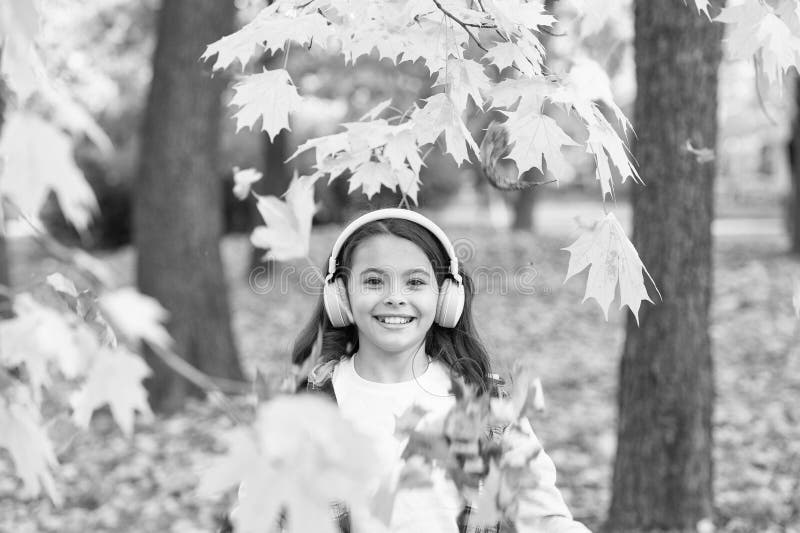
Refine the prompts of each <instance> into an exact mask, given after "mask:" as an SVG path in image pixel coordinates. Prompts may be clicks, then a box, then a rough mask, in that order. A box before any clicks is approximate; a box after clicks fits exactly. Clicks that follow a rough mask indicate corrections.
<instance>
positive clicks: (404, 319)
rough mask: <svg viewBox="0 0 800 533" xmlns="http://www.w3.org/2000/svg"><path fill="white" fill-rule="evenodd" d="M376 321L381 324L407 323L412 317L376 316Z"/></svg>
mask: <svg viewBox="0 0 800 533" xmlns="http://www.w3.org/2000/svg"><path fill="white" fill-rule="evenodd" d="M375 318H376V319H377V320H378V322H381V323H383V324H408V323H409V322H411V321H412V320H414V317H410V316H376V317H375Z"/></svg>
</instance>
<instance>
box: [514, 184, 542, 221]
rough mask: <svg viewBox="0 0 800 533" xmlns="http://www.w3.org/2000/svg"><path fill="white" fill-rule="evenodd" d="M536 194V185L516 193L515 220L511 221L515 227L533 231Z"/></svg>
mask: <svg viewBox="0 0 800 533" xmlns="http://www.w3.org/2000/svg"><path fill="white" fill-rule="evenodd" d="M536 194H537V192H536V187H531V188H530V189H522V190H521V191H518V192H517V193H516V194H515V195H514V220H513V222H512V223H511V227H512V228H513V229H515V230H522V231H533V229H534V228H533V204H534V201H535V200H536Z"/></svg>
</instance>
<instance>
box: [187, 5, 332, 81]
mask: <svg viewBox="0 0 800 533" xmlns="http://www.w3.org/2000/svg"><path fill="white" fill-rule="evenodd" d="M280 5H281V3H280V2H274V3H273V4H271V5H269V6H267V7H265V8H264V9H262V10H261V11H260V12H259V14H258V15H256V17H255V18H254V19H253V20H252V21H251V22H249V23H248V24H245V25H244V26H243V27H242V28H241V29H240V30H238V31H236V32H234V33H232V34H230V35H226V36H225V37H223V38H221V39H219V40H218V41H216V42H214V43H211V44H210V45H208V46H207V47H206V50H205V52H203V55H202V56H201V59H203V60H208V59H209V58H211V57H213V56H214V55H217V60H216V62H215V63H214V67H213V68H214V70H219V69H225V68H227V67H229V66H230V65H231V64H232V63H233V62H234V61H236V60H238V61H239V64H240V65H241V66H242V70H244V67H245V66H246V65H247V62H248V61H249V60H250V58H251V57H252V56H253V55H254V54H255V51H256V47H261V48H262V50H261V52H275V51H278V50H281V49H283V47H284V46H286V43H287V42H289V41H294V42H296V43H298V44H300V45H303V46H304V45H306V44H308V43H310V42H311V41H312V39H316V40H317V41H319V42H323V43H324V42H325V40H326V39H327V37H328V35H330V34H331V30H330V29H329V26H328V23H327V21H326V20H325V17H323V16H322V15H321V14H319V13H317V12H316V11H313V12H311V13H305V14H301V15H298V16H291V15H289V14H286V13H278V12H277V11H278V8H279V7H280Z"/></svg>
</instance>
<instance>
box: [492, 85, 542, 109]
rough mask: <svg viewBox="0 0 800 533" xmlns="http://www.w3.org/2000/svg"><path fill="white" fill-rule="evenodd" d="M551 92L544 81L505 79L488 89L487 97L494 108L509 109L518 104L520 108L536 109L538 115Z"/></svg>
mask: <svg viewBox="0 0 800 533" xmlns="http://www.w3.org/2000/svg"><path fill="white" fill-rule="evenodd" d="M553 91H554V88H553V86H552V84H551V83H550V82H548V81H547V80H545V79H541V78H535V79H529V78H520V79H507V80H503V81H501V82H500V83H498V84H496V85H494V86H493V87H492V88H491V89H489V91H488V92H487V97H488V98H489V99H490V100H491V106H492V107H494V108H499V107H504V108H511V107H514V105H515V104H516V103H517V102H519V105H520V107H524V108H525V109H536V110H537V113H538V110H539V109H541V106H542V103H543V102H544V100H545V98H549V97H550V95H551V94H552V93H553Z"/></svg>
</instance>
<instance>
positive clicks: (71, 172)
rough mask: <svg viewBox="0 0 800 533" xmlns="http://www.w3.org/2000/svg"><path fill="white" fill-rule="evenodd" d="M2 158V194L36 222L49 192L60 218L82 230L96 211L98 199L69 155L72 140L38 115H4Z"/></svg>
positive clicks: (1, 137) (0, 139)
mask: <svg viewBox="0 0 800 533" xmlns="http://www.w3.org/2000/svg"><path fill="white" fill-rule="evenodd" d="M0 155H3V156H4V157H5V167H4V169H3V179H1V180H0V193H1V194H3V195H5V196H7V197H8V198H10V199H11V200H12V201H13V202H14V204H15V205H16V206H17V207H18V208H19V209H21V210H22V211H23V212H24V213H25V214H26V215H28V216H31V217H33V218H36V216H37V215H38V213H39V210H40V209H41V208H42V206H44V204H45V202H46V201H47V198H48V195H49V193H50V191H53V192H55V193H56V197H57V198H58V203H59V205H60V206H61V209H62V211H63V212H64V216H65V217H66V218H67V220H69V221H70V222H71V223H72V224H73V225H74V226H75V228H76V229H78V230H79V231H85V230H86V229H87V228H88V225H89V222H90V220H91V219H92V216H93V215H94V213H96V212H97V210H98V205H97V198H96V197H95V195H94V192H93V191H92V189H91V187H89V185H88V184H87V183H86V180H85V178H84V176H83V172H82V171H81V169H80V168H78V165H77V164H76V163H75V159H74V157H73V144H72V139H71V138H70V137H69V136H68V135H67V134H65V133H64V132H62V131H61V130H60V129H58V128H56V127H55V126H54V125H53V124H50V123H48V122H45V121H44V120H42V119H41V118H39V117H38V116H36V115H34V114H31V113H27V112H23V111H19V112H12V113H11V114H10V115H9V116H7V119H6V123H5V124H4V125H3V131H2V134H1V136H0Z"/></svg>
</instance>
